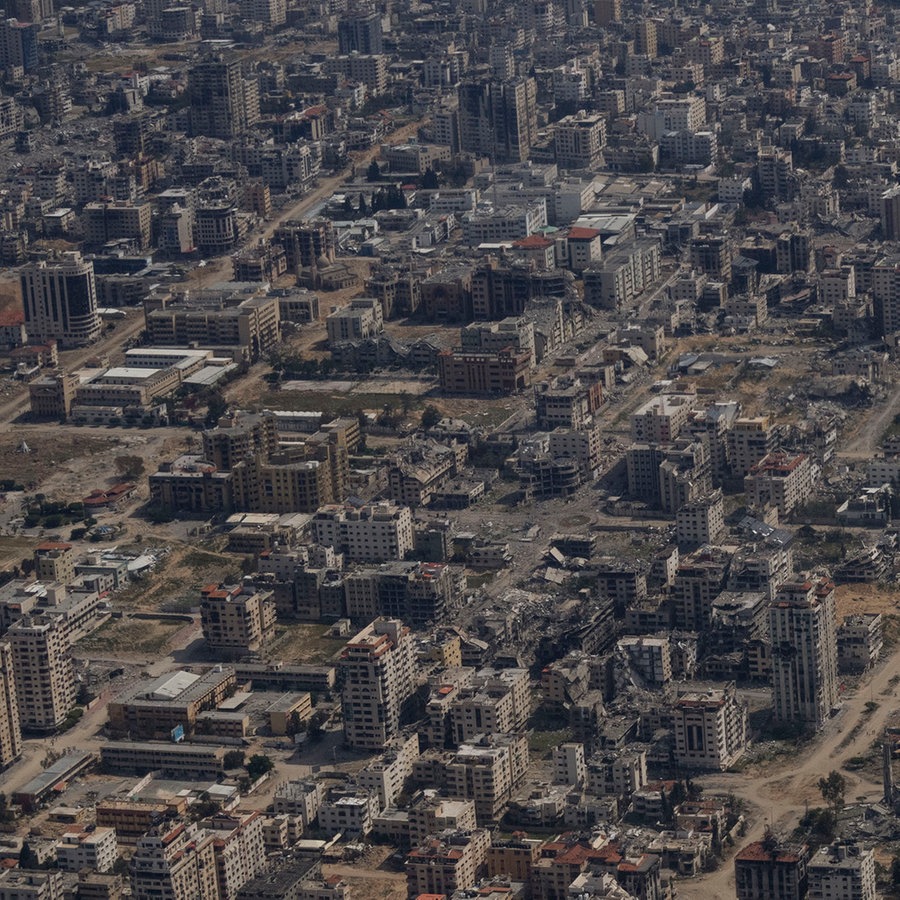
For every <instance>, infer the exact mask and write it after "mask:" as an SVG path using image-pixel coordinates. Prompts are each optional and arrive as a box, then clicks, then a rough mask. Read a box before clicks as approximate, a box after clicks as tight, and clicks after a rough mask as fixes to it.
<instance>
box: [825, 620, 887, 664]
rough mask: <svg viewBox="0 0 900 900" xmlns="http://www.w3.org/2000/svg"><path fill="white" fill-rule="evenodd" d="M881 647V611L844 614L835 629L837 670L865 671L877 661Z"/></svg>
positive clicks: (882, 640)
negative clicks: (842, 619)
mask: <svg viewBox="0 0 900 900" xmlns="http://www.w3.org/2000/svg"><path fill="white" fill-rule="evenodd" d="M883 647H884V637H883V634H882V617H881V613H861V614H859V615H851V616H844V621H843V622H841V624H840V625H839V626H838V630H837V653H838V671H839V672H840V673H841V674H851V675H853V674H859V673H861V672H865V671H866V669H868V668H869V667H870V666H874V665H875V663H876V662H878V658H879V657H880V656H881V651H882V648H883Z"/></svg>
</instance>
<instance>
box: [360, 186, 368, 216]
mask: <svg viewBox="0 0 900 900" xmlns="http://www.w3.org/2000/svg"><path fill="white" fill-rule="evenodd" d="M368 214H369V204H368V203H366V198H365V195H364V194H363V193H362V192H360V195H359V217H360V218H361V219H362V218H365V217H366V216H367V215H368Z"/></svg>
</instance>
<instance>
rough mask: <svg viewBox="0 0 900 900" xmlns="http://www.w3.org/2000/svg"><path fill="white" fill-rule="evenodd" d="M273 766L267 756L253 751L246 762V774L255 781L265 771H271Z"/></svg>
mask: <svg viewBox="0 0 900 900" xmlns="http://www.w3.org/2000/svg"><path fill="white" fill-rule="evenodd" d="M274 768H275V763H273V762H272V760H271V759H269V757H268V756H263V754H261V753H254V754H253V756H251V757H250V761H249V762H248V763H247V774H248V775H249V776H250V780H251V781H256V780H257V779H258V778H262V776H263V775H265V774H266V773H267V772H271V771H272V769H274Z"/></svg>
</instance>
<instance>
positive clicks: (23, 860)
mask: <svg viewBox="0 0 900 900" xmlns="http://www.w3.org/2000/svg"><path fill="white" fill-rule="evenodd" d="M38 866H40V861H39V860H38V855H37V853H35V852H34V850H32V849H31V845H30V844H29V843H28V841H22V849H21V850H20V851H19V868H20V869H36V868H38Z"/></svg>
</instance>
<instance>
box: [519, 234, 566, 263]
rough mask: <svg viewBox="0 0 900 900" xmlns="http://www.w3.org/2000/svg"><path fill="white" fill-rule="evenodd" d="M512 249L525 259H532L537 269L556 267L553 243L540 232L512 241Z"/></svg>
mask: <svg viewBox="0 0 900 900" xmlns="http://www.w3.org/2000/svg"><path fill="white" fill-rule="evenodd" d="M513 250H515V252H516V253H518V254H519V255H521V256H524V257H525V258H526V259H530V260H534V263H535V265H536V266H537V267H538V268H539V269H553V268H555V267H556V250H555V244H554V242H553V241H551V240H550V239H549V238H546V237H544V236H543V235H541V234H529V235H528V237H523V238H519V239H518V240H517V241H513Z"/></svg>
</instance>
